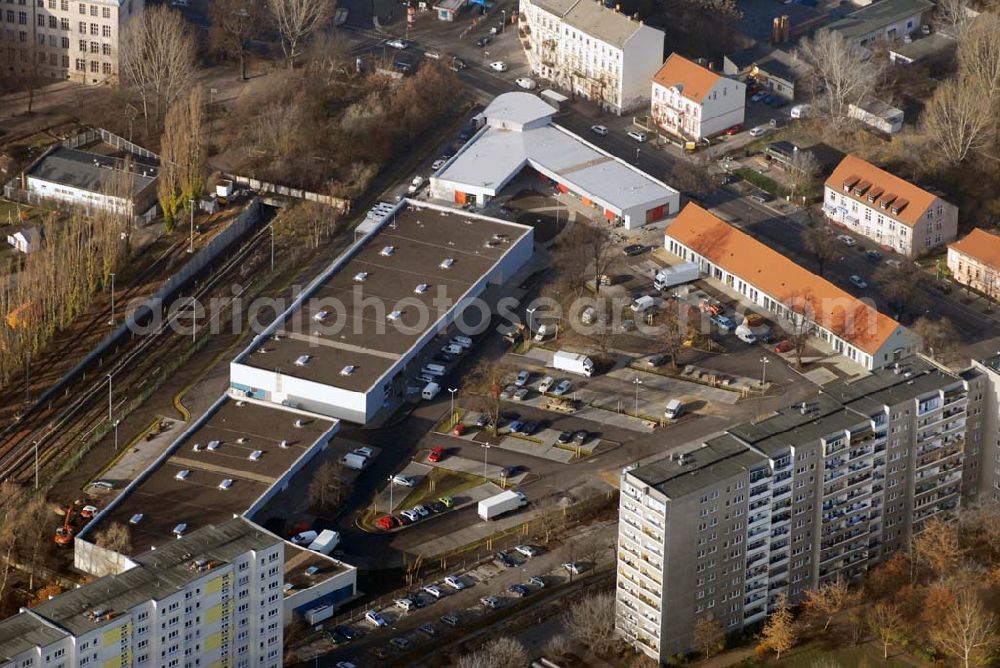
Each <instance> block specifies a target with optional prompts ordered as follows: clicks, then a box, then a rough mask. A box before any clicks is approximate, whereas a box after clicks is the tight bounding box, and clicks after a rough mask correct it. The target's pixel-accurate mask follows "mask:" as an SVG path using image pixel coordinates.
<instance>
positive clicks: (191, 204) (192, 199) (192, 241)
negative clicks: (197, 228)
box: [188, 197, 194, 253]
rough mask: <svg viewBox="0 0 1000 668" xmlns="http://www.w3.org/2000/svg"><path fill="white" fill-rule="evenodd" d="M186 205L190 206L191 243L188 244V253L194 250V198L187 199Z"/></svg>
mask: <svg viewBox="0 0 1000 668" xmlns="http://www.w3.org/2000/svg"><path fill="white" fill-rule="evenodd" d="M188 205H189V206H190V207H191V245H190V246H188V253H193V252H194V198H193V197H191V198H189V199H188Z"/></svg>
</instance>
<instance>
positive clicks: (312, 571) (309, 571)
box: [306, 566, 319, 577]
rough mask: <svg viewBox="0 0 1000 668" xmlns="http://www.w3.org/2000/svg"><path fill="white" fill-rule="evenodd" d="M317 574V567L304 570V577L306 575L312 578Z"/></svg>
mask: <svg viewBox="0 0 1000 668" xmlns="http://www.w3.org/2000/svg"><path fill="white" fill-rule="evenodd" d="M317 573H319V566H310V567H309V568H307V569H306V575H308V576H309V577H312V576H314V575H316V574H317Z"/></svg>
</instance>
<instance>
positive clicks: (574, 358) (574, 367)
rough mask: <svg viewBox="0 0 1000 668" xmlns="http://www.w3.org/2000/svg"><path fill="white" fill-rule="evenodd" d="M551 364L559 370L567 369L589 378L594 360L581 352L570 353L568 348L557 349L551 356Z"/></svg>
mask: <svg viewBox="0 0 1000 668" xmlns="http://www.w3.org/2000/svg"><path fill="white" fill-rule="evenodd" d="M552 366H553V367H555V368H556V369H559V370H561V371H568V372H569V373H575V374H578V375H580V376H587V377H588V378H590V377H591V376H592V375H594V362H593V360H591V359H590V358H589V357H587V356H586V355H583V354H581V353H571V352H569V351H568V350H557V351H556V353H555V355H553V356H552Z"/></svg>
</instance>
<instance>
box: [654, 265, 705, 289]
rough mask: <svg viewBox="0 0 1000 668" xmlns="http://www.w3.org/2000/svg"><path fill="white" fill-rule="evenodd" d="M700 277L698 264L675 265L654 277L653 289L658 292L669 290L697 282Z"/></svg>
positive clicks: (662, 270)
mask: <svg viewBox="0 0 1000 668" xmlns="http://www.w3.org/2000/svg"><path fill="white" fill-rule="evenodd" d="M700 275H701V270H700V269H699V268H698V263H697V262H685V263H684V264H675V265H673V266H672V267H664V268H663V269H660V270H659V271H657V272H656V276H654V277H653V287H654V288H656V289H657V290H667V289H669V288H672V287H674V286H676V285H684V284H685V283H690V282H691V281H697V280H698V277H699V276H700Z"/></svg>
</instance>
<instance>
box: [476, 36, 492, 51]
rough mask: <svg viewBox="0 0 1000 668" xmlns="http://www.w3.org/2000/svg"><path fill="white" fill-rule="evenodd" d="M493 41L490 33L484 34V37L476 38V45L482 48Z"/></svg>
mask: <svg viewBox="0 0 1000 668" xmlns="http://www.w3.org/2000/svg"><path fill="white" fill-rule="evenodd" d="M491 41H492V38H490V37H489V36H488V35H483V36H482V37H480V38H479V39H477V40H476V46H478V47H479V48H480V49H481V48H483V47H484V46H486V45H487V44H489V43H490V42H491Z"/></svg>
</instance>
